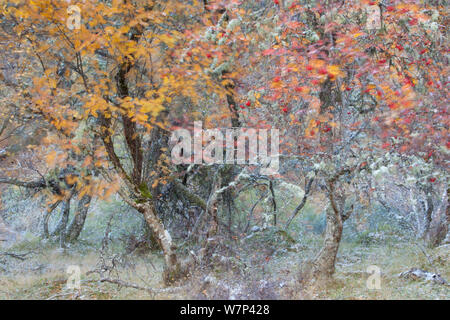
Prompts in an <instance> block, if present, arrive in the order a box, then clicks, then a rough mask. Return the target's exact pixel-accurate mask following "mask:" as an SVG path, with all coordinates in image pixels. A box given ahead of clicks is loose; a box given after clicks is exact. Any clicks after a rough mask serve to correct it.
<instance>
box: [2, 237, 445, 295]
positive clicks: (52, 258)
mask: <svg viewBox="0 0 450 320" xmlns="http://www.w3.org/2000/svg"><path fill="white" fill-rule="evenodd" d="M319 245H320V242H318V243H314V242H312V243H311V244H310V245H309V246H302V247H299V249H298V251H297V252H284V253H280V254H275V255H274V256H272V257H271V258H270V259H269V260H268V261H267V259H265V258H264V257H263V255H259V256H258V255H255V256H253V257H252V255H250V254H249V255H248V258H246V260H244V259H243V258H239V259H240V260H239V261H240V262H241V263H242V268H241V270H239V271H236V270H235V271H231V270H230V269H229V268H228V267H227V266H216V267H215V268H213V270H212V271H210V272H209V276H208V277H207V275H206V274H205V272H204V271H202V270H198V271H197V272H195V274H194V275H193V276H192V277H191V279H190V280H189V284H188V285H187V286H186V287H185V288H182V289H181V290H179V291H178V292H175V293H166V292H162V293H156V294H151V293H149V292H146V291H143V290H136V289H133V288H124V287H122V288H120V287H118V286H117V285H116V284H108V283H100V282H99V281H98V280H99V277H98V275H95V274H91V275H89V276H86V275H85V274H86V272H88V271H90V270H93V269H95V268H96V267H97V266H98V261H99V253H98V251H95V250H87V251H86V250H83V252H80V251H77V250H72V251H70V252H66V253H64V252H61V251H60V250H57V249H51V248H45V250H40V251H39V252H37V253H34V254H32V255H31V257H30V258H29V259H26V260H24V261H18V260H16V259H12V258H11V259H9V258H8V262H7V263H8V265H7V267H8V268H9V269H8V270H9V271H8V272H6V273H5V272H3V273H0V299H216V298H222V299H227V298H238V299H239V298H241V299H246V298H253V299H449V298H450V291H449V290H450V289H449V287H446V286H443V285H438V284H433V283H427V282H423V281H410V280H405V279H401V278H399V277H398V274H399V273H400V272H402V271H405V270H408V269H410V268H412V267H418V268H423V269H426V270H429V271H432V272H438V273H440V274H441V275H442V276H443V277H444V278H445V279H447V280H450V268H449V264H448V257H449V248H448V247H447V248H443V249H440V250H434V251H430V250H428V251H427V252H428V253H427V254H428V255H429V257H428V258H427V257H426V256H425V255H424V254H423V253H422V252H421V250H420V249H419V247H415V246H412V245H410V244H409V245H406V244H397V245H392V246H368V247H367V246H366V247H364V246H357V245H354V244H346V243H343V244H342V247H341V250H340V253H339V257H338V262H337V268H336V274H335V277H334V281H333V282H332V283H330V284H328V285H327V286H325V287H323V286H322V287H317V286H316V287H310V288H304V287H301V286H300V285H299V283H298V273H299V270H300V267H301V264H302V262H304V261H306V260H307V259H309V258H311V257H313V256H314V254H315V252H317V249H318V246H319ZM13 260H14V261H13ZM162 263H163V262H162V260H161V258H160V257H159V256H158V255H157V254H150V255H147V256H127V259H126V263H125V262H124V263H119V265H118V266H117V268H116V270H117V273H111V275H110V277H111V278H120V279H121V280H123V281H126V282H130V283H136V284H139V285H141V286H145V287H151V288H156V289H158V288H163V284H162V281H161V273H162V266H163V264H162ZM70 265H77V266H80V269H81V274H82V276H81V288H80V290H76V291H73V290H69V289H67V288H66V281H67V278H68V274H67V273H66V270H67V267H68V266H70ZM370 265H376V266H378V267H379V268H380V269H381V289H380V290H370V289H368V288H367V286H366V281H367V278H368V274H367V272H366V270H367V267H368V266H370Z"/></svg>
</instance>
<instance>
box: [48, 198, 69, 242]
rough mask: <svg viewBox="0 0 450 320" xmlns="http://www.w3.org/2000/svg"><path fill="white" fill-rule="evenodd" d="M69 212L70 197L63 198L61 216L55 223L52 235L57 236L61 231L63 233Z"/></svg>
mask: <svg viewBox="0 0 450 320" xmlns="http://www.w3.org/2000/svg"><path fill="white" fill-rule="evenodd" d="M69 214H70V198H68V199H66V200H64V202H63V205H62V207H61V218H60V219H59V221H58V224H57V225H56V228H55V229H54V230H53V232H52V234H51V235H52V236H57V235H60V234H62V233H65V231H66V227H67V222H68V221H69Z"/></svg>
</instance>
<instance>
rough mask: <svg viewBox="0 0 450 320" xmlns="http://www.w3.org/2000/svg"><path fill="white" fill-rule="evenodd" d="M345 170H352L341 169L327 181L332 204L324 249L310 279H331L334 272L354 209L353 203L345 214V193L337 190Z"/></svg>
mask: <svg viewBox="0 0 450 320" xmlns="http://www.w3.org/2000/svg"><path fill="white" fill-rule="evenodd" d="M345 172H350V171H349V170H348V169H343V170H341V171H340V172H339V173H337V174H336V175H335V176H334V177H333V178H331V179H330V180H329V181H328V183H327V184H328V190H329V193H328V197H329V200H330V206H329V208H328V209H327V216H326V220H327V227H326V230H325V239H324V243H323V247H322V249H321V250H320V252H319V253H318V255H317V256H316V257H315V259H314V261H313V263H312V267H311V270H310V271H309V272H310V274H309V275H308V278H309V279H317V280H329V279H331V277H332V275H333V274H334V271H335V263H336V256H337V253H338V250H339V245H340V243H341V238H342V230H343V228H344V222H345V220H347V219H348V218H349V217H350V215H351V213H352V210H353V205H352V206H351V208H350V210H349V211H348V212H346V213H345V214H344V212H343V211H344V207H345V196H344V195H343V193H339V194H338V193H337V192H336V190H335V183H336V181H337V179H338V178H339V177H340V176H341V175H343V174H344V173H345Z"/></svg>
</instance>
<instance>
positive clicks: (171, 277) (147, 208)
mask: <svg viewBox="0 0 450 320" xmlns="http://www.w3.org/2000/svg"><path fill="white" fill-rule="evenodd" d="M139 211H140V212H141V213H142V214H143V215H144V218H145V221H147V224H148V226H149V227H150V229H151V230H152V231H153V234H154V235H155V237H156V240H157V241H158V244H159V246H160V247H161V249H162V251H163V255H164V261H165V270H164V272H163V280H164V282H165V283H166V284H171V283H173V282H175V281H177V280H178V279H180V278H181V277H182V276H183V275H184V272H183V270H181V267H180V263H179V262H178V259H177V254H176V249H177V248H176V246H175V244H174V243H173V242H172V237H171V236H170V234H169V232H168V231H167V230H166V229H165V228H164V226H163V224H162V222H161V220H160V219H159V218H158V217H157V216H156V213H155V209H154V208H153V206H152V205H151V204H150V203H145V204H142V205H140V206H139Z"/></svg>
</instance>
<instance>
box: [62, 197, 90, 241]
mask: <svg viewBox="0 0 450 320" xmlns="http://www.w3.org/2000/svg"><path fill="white" fill-rule="evenodd" d="M91 199H92V197H91V196H90V195H85V196H83V197H82V198H81V199H80V200H79V201H78V205H77V210H76V212H75V216H74V217H73V219H72V222H71V223H70V224H69V227H68V229H67V236H66V240H67V242H74V241H76V240H77V239H78V237H79V236H80V234H81V231H82V230H83V227H84V223H85V221H86V217H87V214H88V211H89V205H90V203H91Z"/></svg>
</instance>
